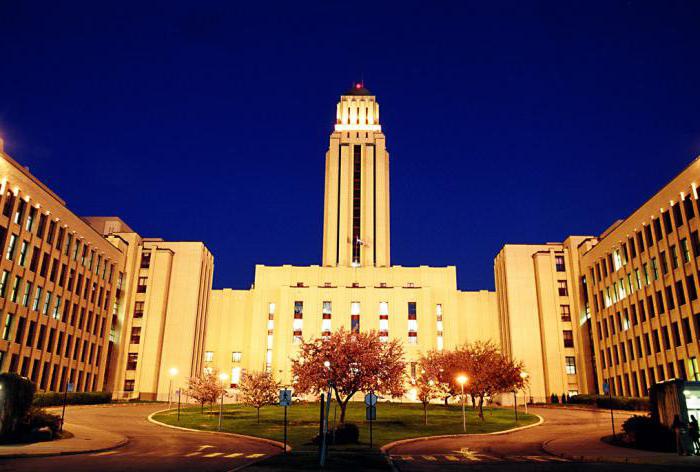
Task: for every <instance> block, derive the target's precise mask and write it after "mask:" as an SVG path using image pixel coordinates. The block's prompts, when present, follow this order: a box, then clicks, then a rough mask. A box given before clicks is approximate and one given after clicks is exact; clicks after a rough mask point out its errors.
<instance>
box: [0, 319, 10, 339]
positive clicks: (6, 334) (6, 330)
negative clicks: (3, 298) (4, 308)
mask: <svg viewBox="0 0 700 472" xmlns="http://www.w3.org/2000/svg"><path fill="white" fill-rule="evenodd" d="M11 329H12V314H10V313H8V314H7V315H6V316H5V323H4V324H3V326H2V340H3V341H9V340H10V330H11Z"/></svg>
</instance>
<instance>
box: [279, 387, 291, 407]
mask: <svg viewBox="0 0 700 472" xmlns="http://www.w3.org/2000/svg"><path fill="white" fill-rule="evenodd" d="M291 404H292V391H291V390H288V389H282V390H280V406H290V405H291Z"/></svg>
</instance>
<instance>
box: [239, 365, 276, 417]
mask: <svg viewBox="0 0 700 472" xmlns="http://www.w3.org/2000/svg"><path fill="white" fill-rule="evenodd" d="M239 389H240V392H241V400H242V401H243V403H245V404H246V405H249V406H252V407H255V409H256V410H257V412H258V423H260V408H262V407H264V406H265V405H272V404H274V403H276V402H277V393H278V390H279V383H277V382H276V381H275V379H274V378H273V377H272V374H271V373H270V372H251V373H250V374H245V375H243V378H242V379H241V385H240V387H239Z"/></svg>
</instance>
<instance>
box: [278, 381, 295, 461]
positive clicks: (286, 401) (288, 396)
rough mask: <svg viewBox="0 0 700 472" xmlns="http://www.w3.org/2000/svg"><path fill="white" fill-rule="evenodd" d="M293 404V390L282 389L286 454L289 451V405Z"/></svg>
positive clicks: (281, 404) (281, 402)
mask: <svg viewBox="0 0 700 472" xmlns="http://www.w3.org/2000/svg"><path fill="white" fill-rule="evenodd" d="M291 404H292V391H291V390H289V389H286V388H285V389H282V390H280V406H283V407H284V454H286V453H287V407H288V406H290V405H291Z"/></svg>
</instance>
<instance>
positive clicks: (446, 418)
mask: <svg viewBox="0 0 700 472" xmlns="http://www.w3.org/2000/svg"><path fill="white" fill-rule="evenodd" d="M335 405H336V404H335V402H334V403H333V404H332V405H331V410H330V416H331V420H330V421H331V423H330V426H331V427H332V426H333V417H334V413H335ZM218 414H219V409H218V406H215V407H214V410H213V412H212V413H209V409H208V408H205V413H204V414H201V412H200V407H188V408H185V409H183V410H182V411H181V413H180V421H177V410H169V411H167V412H164V413H160V414H158V415H156V416H155V419H156V420H158V421H161V422H163V423H168V424H172V425H176V426H182V427H186V428H195V429H204V430H212V431H216V429H217V425H218V420H219V416H218ZM319 416H320V413H319V404H318V403H304V404H294V405H293V406H291V407H289V408H288V409H287V421H288V430H287V431H288V443H289V445H290V446H292V448H293V449H294V450H295V452H297V453H302V452H303V451H316V450H317V446H314V445H312V444H311V440H312V438H313V437H314V436H315V435H316V434H318V430H319ZM336 417H340V409H338V410H337V414H336ZM484 417H485V420H484V421H481V420H480V419H479V418H478V412H477V411H474V410H472V409H471V408H467V432H468V433H490V432H494V431H502V430H505V429H510V428H513V427H516V426H523V425H527V424H532V423H535V422H536V421H537V417H536V416H534V415H525V414H524V413H523V412H521V411H518V422H517V424H516V423H515V418H514V413H513V410H512V409H503V408H493V409H492V410H489V409H485V410H484ZM346 422H350V423H355V424H357V426H358V427H359V428H360V445H353V446H332V447H331V449H330V450H331V451H333V450H335V451H343V453H351V454H352V453H353V452H360V451H361V452H362V453H363V454H365V453H366V452H367V451H368V447H369V422H368V421H365V406H364V403H362V402H350V403H349V404H348V409H347V417H346ZM372 429H373V446H374V448H375V449H378V448H379V447H380V446H382V445H384V444H387V443H390V442H392V441H396V440H398V439H407V438H415V437H420V436H434V435H440V434H458V433H462V412H461V407H460V406H458V405H450V406H444V405H430V407H429V409H428V425H427V426H426V425H424V424H423V407H422V405H420V404H413V403H379V404H377V420H376V421H374V422H373V428H372ZM222 431H228V432H231V433H239V434H246V435H249V436H258V437H262V438H269V439H274V440H277V441H282V440H283V435H284V409H283V408H282V407H280V406H276V405H275V406H267V407H264V408H262V409H261V410H260V423H259V424H258V423H257V419H256V411H255V408H250V407H246V406H241V405H224V415H223V421H222ZM352 455H354V454H352Z"/></svg>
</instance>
